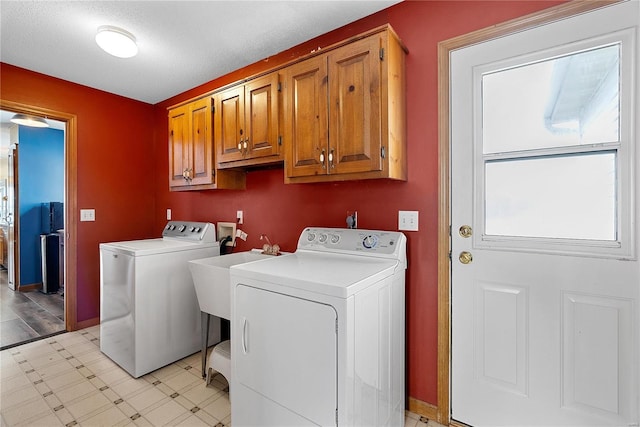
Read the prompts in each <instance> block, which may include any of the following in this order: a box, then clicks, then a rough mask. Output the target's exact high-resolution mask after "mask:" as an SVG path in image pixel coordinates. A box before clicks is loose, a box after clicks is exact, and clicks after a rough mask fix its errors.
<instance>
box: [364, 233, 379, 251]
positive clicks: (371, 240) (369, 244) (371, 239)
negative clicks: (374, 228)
mask: <svg viewBox="0 0 640 427" xmlns="http://www.w3.org/2000/svg"><path fill="white" fill-rule="evenodd" d="M377 244H378V236H376V235H375V234H370V235H368V236H367V237H365V238H364V239H363V240H362V245H363V246H364V247H365V248H367V249H373V248H375V247H376V245H377Z"/></svg>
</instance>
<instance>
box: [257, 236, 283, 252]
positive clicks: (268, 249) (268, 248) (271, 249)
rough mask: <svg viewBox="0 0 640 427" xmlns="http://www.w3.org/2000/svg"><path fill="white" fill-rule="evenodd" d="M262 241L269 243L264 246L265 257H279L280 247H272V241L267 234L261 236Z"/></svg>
mask: <svg viewBox="0 0 640 427" xmlns="http://www.w3.org/2000/svg"><path fill="white" fill-rule="evenodd" d="M260 240H266V241H267V243H265V244H264V245H263V246H262V253H263V254H265V255H278V254H279V252H280V246H278V245H277V244H276V245H272V244H271V240H269V237H267V235H266V234H261V235H260Z"/></svg>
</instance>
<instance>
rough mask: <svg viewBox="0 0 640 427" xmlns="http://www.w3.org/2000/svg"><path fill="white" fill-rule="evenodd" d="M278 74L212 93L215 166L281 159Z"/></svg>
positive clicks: (235, 165) (241, 164)
mask: <svg viewBox="0 0 640 427" xmlns="http://www.w3.org/2000/svg"><path fill="white" fill-rule="evenodd" d="M279 87H280V86H279V74H278V72H272V73H270V74H267V75H265V76H262V77H258V78H255V79H253V80H250V81H248V82H246V83H243V84H239V85H236V86H233V87H231V88H229V89H225V90H223V91H221V92H218V93H216V94H214V95H213V99H214V114H213V116H214V146H215V148H216V153H217V165H218V168H220V169H224V168H237V167H248V166H256V165H262V164H267V163H274V162H278V161H281V160H282V155H281V150H280V146H281V140H282V138H280V135H279V122H280V120H279V115H280V100H279Z"/></svg>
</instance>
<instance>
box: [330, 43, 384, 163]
mask: <svg viewBox="0 0 640 427" xmlns="http://www.w3.org/2000/svg"><path fill="white" fill-rule="evenodd" d="M380 40H381V38H380V36H379V35H374V36H371V37H368V38H365V39H362V40H360V41H357V42H354V43H351V44H349V45H346V46H344V47H341V48H338V49H336V50H335V51H333V52H331V53H329V54H328V55H327V56H328V67H329V154H328V159H329V161H328V173H329V174H334V173H335V174H346V173H357V172H369V171H379V170H382V154H381V148H382V135H381V129H380V124H381V111H380V109H381V99H380V97H381V82H380V79H381V77H380V75H381V72H380V70H381V66H382V65H381V59H380V48H381V42H380Z"/></svg>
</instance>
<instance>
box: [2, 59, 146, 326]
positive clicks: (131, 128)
mask: <svg viewBox="0 0 640 427" xmlns="http://www.w3.org/2000/svg"><path fill="white" fill-rule="evenodd" d="M0 79H1V80H0V97H1V98H2V99H3V100H7V101H13V102H19V103H22V104H26V105H31V106H37V107H42V108H46V109H49V110H54V111H58V112H64V113H68V114H75V115H76V116H77V156H78V160H77V177H78V178H77V180H78V181H77V182H78V191H77V198H78V199H77V200H78V209H82V208H93V209H95V210H96V221H95V222H79V223H78V224H77V236H76V238H77V243H78V247H77V294H76V295H77V296H76V300H77V321H78V322H82V321H85V320H91V319H95V318H99V316H100V281H99V280H100V261H99V258H100V257H99V250H98V244H99V243H100V242H106V241H114V240H124V239H133V238H147V237H150V236H155V235H157V234H158V233H157V232H156V229H155V227H154V211H155V209H154V207H155V203H154V202H155V195H154V194H153V191H154V186H153V185H154V177H155V175H156V174H157V173H158V170H157V168H156V166H155V164H154V158H155V154H154V152H155V150H154V140H153V135H154V129H153V106H152V105H150V104H145V103H142V102H138V101H133V100H131V99H128V98H123V97H121V96H117V95H113V94H110V93H106V92H102V91H99V90H95V89H91V88H88V87H86V86H80V85H77V84H73V83H69V82H67V81H64V80H60V79H56V78H53V77H49V76H45V75H43V74H38V73H33V72H31V71H26V70H24V69H22V68H16V67H13V66H11V65H7V64H0ZM24 173H29V172H28V171H20V174H24ZM78 216H79V213H78Z"/></svg>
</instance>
